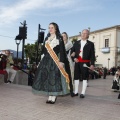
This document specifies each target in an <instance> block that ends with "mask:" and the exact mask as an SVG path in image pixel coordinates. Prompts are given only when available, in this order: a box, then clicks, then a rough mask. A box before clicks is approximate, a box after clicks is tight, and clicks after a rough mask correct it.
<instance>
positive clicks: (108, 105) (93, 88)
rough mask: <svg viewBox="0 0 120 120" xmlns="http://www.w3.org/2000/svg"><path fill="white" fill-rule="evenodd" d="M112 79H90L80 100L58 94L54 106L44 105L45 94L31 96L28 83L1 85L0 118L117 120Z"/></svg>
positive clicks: (118, 103)
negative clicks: (83, 96) (26, 84)
mask: <svg viewBox="0 0 120 120" xmlns="http://www.w3.org/2000/svg"><path fill="white" fill-rule="evenodd" d="M112 78H113V76H107V79H102V78H101V79H94V80H90V81H89V87H88V88H87V91H86V97H85V98H84V99H80V98H79V97H74V98H71V97H70V96H69V95H68V96H64V97H63V96H60V97H58V99H57V101H56V103H55V104H54V105H51V104H46V100H47V96H43V95H39V96H38V95H34V94H33V93H32V89H31V87H29V86H25V85H16V84H1V85H0V120H120V99H117V97H118V92H113V91H112V90H111V85H112ZM81 84H82V83H80V87H79V88H80V89H79V92H80V91H81Z"/></svg>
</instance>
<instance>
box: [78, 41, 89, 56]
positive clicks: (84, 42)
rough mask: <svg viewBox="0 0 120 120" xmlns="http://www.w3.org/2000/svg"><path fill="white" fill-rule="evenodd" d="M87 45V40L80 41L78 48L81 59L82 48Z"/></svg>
mask: <svg viewBox="0 0 120 120" xmlns="http://www.w3.org/2000/svg"><path fill="white" fill-rule="evenodd" d="M86 43H87V40H81V48H80V51H81V52H80V54H79V56H81V58H82V56H83V48H84V46H85V44H86Z"/></svg>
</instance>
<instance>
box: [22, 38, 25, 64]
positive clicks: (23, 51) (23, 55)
mask: <svg viewBox="0 0 120 120" xmlns="http://www.w3.org/2000/svg"><path fill="white" fill-rule="evenodd" d="M24 45H25V39H23V43H22V66H23V65H24Z"/></svg>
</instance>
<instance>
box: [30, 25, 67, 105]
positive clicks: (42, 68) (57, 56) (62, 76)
mask: <svg viewBox="0 0 120 120" xmlns="http://www.w3.org/2000/svg"><path fill="white" fill-rule="evenodd" d="M48 29H49V33H48V35H47V37H46V38H45V40H44V44H43V46H44V47H43V50H42V53H43V54H44V57H43V58H42V60H41V62H40V64H39V66H38V69H37V71H36V75H35V79H34V81H33V86H32V88H33V92H35V93H43V94H46V95H48V96H49V97H48V100H47V101H46V103H48V104H54V103H55V102H56V99H57V96H58V95H65V94H68V93H69V76H68V74H67V73H66V71H65V69H64V67H65V62H66V59H67V55H66V52H65V46H64V42H63V39H62V36H61V34H60V31H59V27H58V25H57V24H56V23H50V24H49V28H48Z"/></svg>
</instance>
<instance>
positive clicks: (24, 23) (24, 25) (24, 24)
mask: <svg viewBox="0 0 120 120" xmlns="http://www.w3.org/2000/svg"><path fill="white" fill-rule="evenodd" d="M23 27H26V20H24V22H23ZM24 46H25V38H24V39H23V44H22V67H23V66H24Z"/></svg>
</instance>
